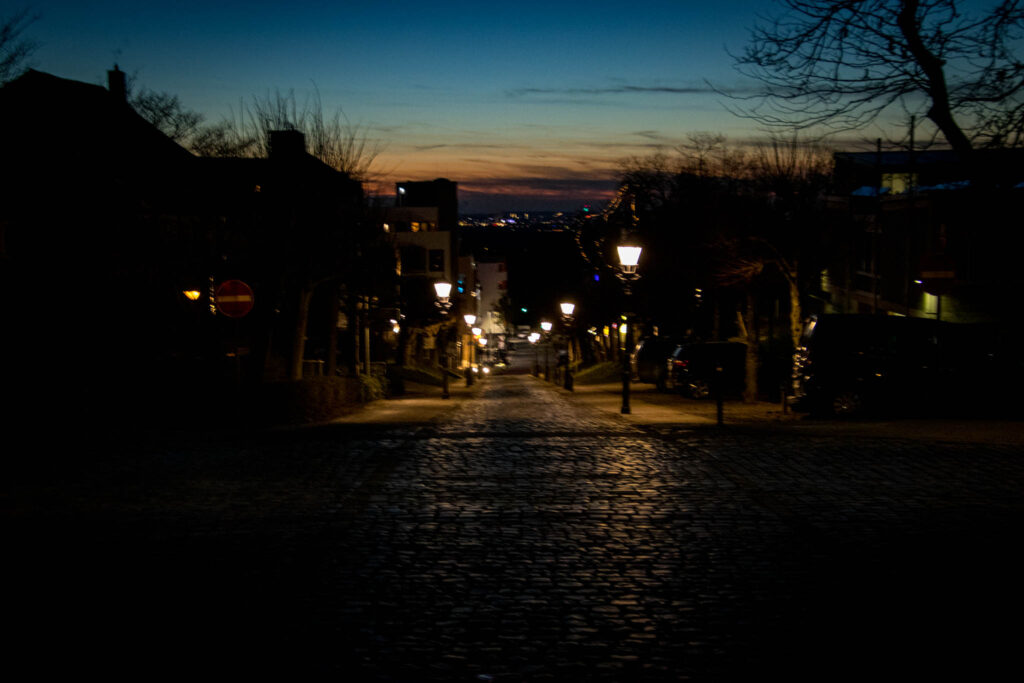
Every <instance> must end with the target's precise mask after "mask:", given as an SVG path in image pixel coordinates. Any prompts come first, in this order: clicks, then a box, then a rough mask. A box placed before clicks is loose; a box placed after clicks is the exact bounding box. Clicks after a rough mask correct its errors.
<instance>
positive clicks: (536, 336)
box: [527, 332, 540, 377]
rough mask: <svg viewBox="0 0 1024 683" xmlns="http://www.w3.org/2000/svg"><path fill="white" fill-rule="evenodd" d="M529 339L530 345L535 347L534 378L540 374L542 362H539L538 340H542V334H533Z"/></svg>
mask: <svg viewBox="0 0 1024 683" xmlns="http://www.w3.org/2000/svg"><path fill="white" fill-rule="evenodd" d="M527 339H529V340H530V344H531V345H532V346H533V376H534V377H536V376H537V375H539V374H540V362H538V360H537V340H538V339H540V333H538V332H531V333H530V336H529V337H527Z"/></svg>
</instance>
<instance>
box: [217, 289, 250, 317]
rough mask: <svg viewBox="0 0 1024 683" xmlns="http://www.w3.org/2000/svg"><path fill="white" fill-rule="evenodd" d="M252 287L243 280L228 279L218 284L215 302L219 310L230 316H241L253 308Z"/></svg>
mask: <svg viewBox="0 0 1024 683" xmlns="http://www.w3.org/2000/svg"><path fill="white" fill-rule="evenodd" d="M253 301H254V299H253V295H252V289H250V287H249V285H247V284H245V283H244V282H242V281H241V280H227V281H225V282H222V283H220V285H218V286H217V291H216V292H214V303H216V304H217V310H218V311H220V312H221V313H223V314H224V315H226V316H227V317H229V318H241V317H242V316H243V315H245V314H246V313H248V312H249V311H251V310H252V305H253Z"/></svg>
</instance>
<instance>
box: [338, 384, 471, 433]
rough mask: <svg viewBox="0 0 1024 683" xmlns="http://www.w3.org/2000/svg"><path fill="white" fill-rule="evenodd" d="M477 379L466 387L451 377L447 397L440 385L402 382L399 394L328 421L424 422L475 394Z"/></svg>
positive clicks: (348, 422) (450, 410)
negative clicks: (402, 385) (443, 394)
mask: <svg viewBox="0 0 1024 683" xmlns="http://www.w3.org/2000/svg"><path fill="white" fill-rule="evenodd" d="M481 388H482V384H481V382H479V381H477V382H474V383H473V386H471V387H467V386H466V381H465V380H463V379H455V378H452V379H451V381H450V382H449V383H448V395H449V398H442V397H441V387H440V386H432V385H429V384H420V383H418V382H410V381H406V382H405V393H404V394H402V395H401V396H394V397H392V398H387V399H381V400H379V401H373V402H372V403H368V404H366V405H364V406H361V407H359V408H357V409H356V410H354V411H352V412H351V413H348V414H346V415H343V416H341V417H337V418H335V419H333V420H331V422H330V423H331V424H392V423H394V424H397V423H402V424H428V423H431V422H436V421H437V420H439V419H441V418H442V417H443V416H445V415H447V414H448V413H450V412H454V411H455V410H457V409H458V407H459V406H460V405H462V404H463V403H465V402H466V401H467V400H469V399H471V398H472V397H474V396H476V395H477V394H478V393H479V392H480V389H481Z"/></svg>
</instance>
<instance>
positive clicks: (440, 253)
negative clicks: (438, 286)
mask: <svg viewBox="0 0 1024 683" xmlns="http://www.w3.org/2000/svg"><path fill="white" fill-rule="evenodd" d="M428 270H429V271H430V272H432V273H443V272H444V249H431V250H430V256H429V267H428Z"/></svg>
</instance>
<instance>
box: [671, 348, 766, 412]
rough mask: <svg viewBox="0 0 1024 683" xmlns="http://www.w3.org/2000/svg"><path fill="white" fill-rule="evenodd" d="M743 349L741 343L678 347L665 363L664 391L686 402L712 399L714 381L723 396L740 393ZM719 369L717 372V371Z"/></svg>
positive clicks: (744, 354) (741, 387) (744, 358)
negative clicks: (686, 400)
mask: <svg viewBox="0 0 1024 683" xmlns="http://www.w3.org/2000/svg"><path fill="white" fill-rule="evenodd" d="M746 356H747V345H746V344H744V343H743V342H693V343H689V344H678V345H676V347H675V349H673V351H672V354H671V355H670V356H669V357H668V359H667V360H666V361H665V372H666V387H667V388H668V389H670V390H672V391H678V392H680V393H682V394H685V395H686V396H689V397H690V398H697V399H704V398H711V397H712V396H714V393H715V390H716V389H718V388H719V387H716V385H715V382H716V380H717V381H718V382H720V383H721V386H720V390H721V392H722V395H723V396H736V395H739V394H742V393H743V388H744V387H745V386H746V375H745V372H746ZM719 368H721V371H719Z"/></svg>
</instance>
